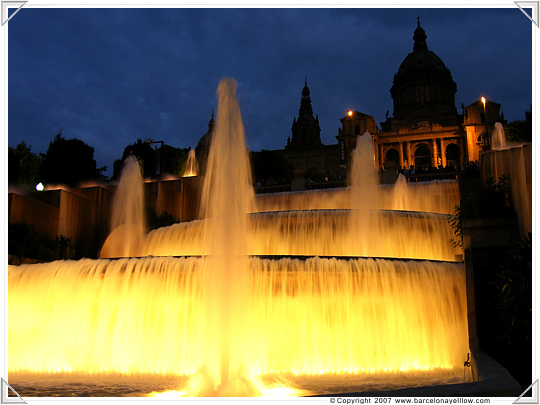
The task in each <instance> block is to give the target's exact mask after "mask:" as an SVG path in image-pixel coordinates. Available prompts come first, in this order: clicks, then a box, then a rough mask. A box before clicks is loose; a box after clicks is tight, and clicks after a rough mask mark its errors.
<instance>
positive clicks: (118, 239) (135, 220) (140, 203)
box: [100, 156, 146, 258]
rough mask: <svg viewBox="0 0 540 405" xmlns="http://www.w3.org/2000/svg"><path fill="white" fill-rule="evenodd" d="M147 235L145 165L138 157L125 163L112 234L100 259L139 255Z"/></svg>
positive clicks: (117, 188) (118, 191) (116, 202)
mask: <svg viewBox="0 0 540 405" xmlns="http://www.w3.org/2000/svg"><path fill="white" fill-rule="evenodd" d="M145 233H146V218H145V214H144V182H143V178H142V171H141V165H140V163H139V161H138V160H137V158H136V157H135V156H128V157H127V158H126V159H125V160H124V164H123V166H122V171H121V173H120V178H119V180H118V185H117V187H116V191H115V193H114V199H113V203H112V211H111V233H110V234H109V237H108V238H107V240H106V241H105V243H104V244H103V247H102V248H101V252H100V257H101V258H109V257H133V256H139V255H140V252H139V248H140V243H141V241H142V240H143V237H144V235H145Z"/></svg>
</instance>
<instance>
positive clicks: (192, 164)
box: [182, 149, 199, 177]
mask: <svg viewBox="0 0 540 405" xmlns="http://www.w3.org/2000/svg"><path fill="white" fill-rule="evenodd" d="M198 173H199V164H198V163H197V158H196V157H195V149H190V150H189V152H188V157H187V160H186V164H185V167H184V173H183V174H182V177H193V176H197V174H198Z"/></svg>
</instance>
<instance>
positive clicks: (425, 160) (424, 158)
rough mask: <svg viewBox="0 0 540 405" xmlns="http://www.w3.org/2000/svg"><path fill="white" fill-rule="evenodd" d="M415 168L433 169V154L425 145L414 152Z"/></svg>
mask: <svg viewBox="0 0 540 405" xmlns="http://www.w3.org/2000/svg"><path fill="white" fill-rule="evenodd" d="M414 166H415V167H416V168H420V167H422V168H428V167H431V152H430V150H429V148H428V147H427V146H426V145H425V144H421V145H419V146H418V147H417V148H416V150H415V151H414Z"/></svg>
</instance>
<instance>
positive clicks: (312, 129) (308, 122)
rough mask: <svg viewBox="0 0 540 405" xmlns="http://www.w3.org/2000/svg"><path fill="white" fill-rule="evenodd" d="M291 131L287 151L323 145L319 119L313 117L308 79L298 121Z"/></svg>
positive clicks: (303, 91)
mask: <svg viewBox="0 0 540 405" xmlns="http://www.w3.org/2000/svg"><path fill="white" fill-rule="evenodd" d="M291 131H292V133H291V138H289V139H288V140H287V146H286V148H287V149H288V148H298V147H304V146H319V145H322V142H321V127H320V126H319V117H318V116H317V117H314V116H313V108H312V107H311V97H310V92H309V87H308V85H307V78H306V79H305V82H304V88H303V89H302V98H301V100H300V110H299V111H298V119H296V117H295V118H294V120H293V123H292V127H291Z"/></svg>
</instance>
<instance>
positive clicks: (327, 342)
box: [8, 79, 471, 396]
mask: <svg viewBox="0 0 540 405" xmlns="http://www.w3.org/2000/svg"><path fill="white" fill-rule="evenodd" d="M235 88H236V83H235V82H234V81H233V80H230V79H226V80H223V81H222V82H221V83H220V85H219V88H218V98H219V106H218V116H217V123H216V130H215V133H214V135H213V139H212V143H211V147H210V152H209V157H208V166H207V167H208V169H207V172H206V177H205V179H204V185H203V189H202V207H201V211H202V212H203V218H204V219H202V220H197V221H192V222H189V223H180V224H176V225H173V226H170V227H166V228H161V229H157V230H154V231H152V232H150V233H149V234H148V235H146V237H145V238H144V240H143V241H142V242H141V243H140V244H139V245H138V246H139V247H138V249H139V250H138V256H148V257H138V258H129V257H127V258H121V259H117V260H108V259H100V260H89V259H84V260H80V261H76V262H75V261H66V262H60V261H59V262H53V263H46V264H37V265H22V266H18V267H14V266H10V267H9V331H8V339H9V346H8V350H9V352H8V354H9V364H8V367H9V382H10V385H12V386H13V387H14V388H15V389H16V390H18V392H19V393H21V392H22V394H21V395H23V396H24V395H27V396H31V393H32V392H35V391H30V394H29V393H28V391H27V392H25V391H24V390H25V388H28V387H36V386H39V385H40V384H41V385H42V386H44V387H45V388H43V389H42V390H41V391H38V392H46V393H50V395H62V394H63V392H60V393H56V394H55V392H56V391H54V390H51V389H48V388H47V387H50V386H54V387H58V386H60V387H64V388H63V389H65V390H68V391H69V390H73V389H74V388H72V387H73V386H77V387H79V386H80V385H81V384H83V385H84V386H85V387H86V386H87V385H86V384H90V382H93V381H97V382H99V384H101V387H104V388H102V391H99V392H98V394H99V395H106V394H109V395H110V393H111V392H115V390H114V389H113V388H111V387H113V386H114V387H117V386H121V387H123V391H122V393H121V394H116V395H126V393H125V392H126V390H127V392H131V393H132V394H131V395H144V394H148V393H150V392H151V391H155V392H163V391H166V390H172V391H174V392H173V394H174V395H201V396H214V395H233V396H245V395H249V396H253V395H261V394H267V393H272V392H284V391H280V390H283V389H284V386H285V387H288V388H289V389H292V388H295V389H301V390H298V391H296V394H297V395H298V394H304V395H310V394H321V393H339V392H345V391H369V390H381V389H389V388H397V387H406V386H421V385H433V384H451V383H458V382H464V381H467V382H468V381H470V380H471V375H470V372H469V371H468V370H469V369H465V370H464V368H463V362H464V361H465V360H466V359H467V353H468V352H469V348H468V331H467V309H466V286H465V271H464V268H463V264H462V263H460V262H456V259H455V257H456V254H458V253H460V252H458V251H456V250H455V248H454V247H453V245H452V244H451V243H450V242H449V240H450V238H451V236H452V234H451V230H450V227H449V225H448V223H447V221H446V215H445V213H443V212H438V211H435V212H422V209H417V210H416V211H417V212H411V211H412V209H411V207H407V209H406V210H404V211H396V210H395V208H393V207H391V206H390V205H393V202H392V201H393V200H394V199H395V198H394V194H395V193H397V192H399V189H398V188H396V189H394V188H391V189H388V188H385V187H382V186H378V185H377V183H376V181H375V171H374V170H373V154H372V145H371V135H369V134H368V133H366V134H364V135H362V136H361V137H359V139H358V147H357V150H356V151H355V154H354V160H355V164H354V165H355V168H356V169H355V168H353V171H352V173H351V178H352V180H351V185H350V187H348V188H346V189H343V190H338V191H336V194H335V195H331V194H325V196H324V197H321V198H322V199H327V201H326V202H324V203H322V204H321V205H322V206H317V202H315V203H314V204H315V205H316V207H315V208H310V207H303V208H283V209H281V210H280V209H279V204H280V203H281V202H283V204H293V205H295V204H296V205H297V206H298V205H302V204H304V203H307V202H308V201H307V200H316V197H314V195H313V194H309V193H308V194H309V195H310V197H309V198H308V199H307V200H304V199H303V197H301V196H300V197H298V198H297V197H296V196H293V197H291V196H290V195H289V196H288V197H286V198H285V199H284V200H283V201H282V200H280V198H279V197H278V196H274V197H272V201H270V200H268V199H264V198H263V199H261V198H255V196H254V194H253V188H252V186H251V178H250V173H251V171H250V168H249V163H248V162H249V160H248V156H247V149H246V147H245V144H244V132H243V127H242V121H241V116H240V110H239V108H238V104H237V101H236V98H235ZM436 184H437V185H438V186H436V187H435V189H434V195H435V194H437V195H438V194H440V193H437V191H440V190H441V187H442V188H443V189H445V190H446V189H449V190H450V189H451V190H454V185H453V184H452V185H449V183H436ZM407 187H408V189H407V193H409V196H410V195H412V194H414V190H413V187H410V186H408V185H407ZM409 187H410V188H409ZM426 187H427V186H426ZM425 190H426V189H424V190H423V200H429V199H430V198H428V195H427V193H426V192H425ZM306 195H307V194H306ZM448 195H453V191H449V193H448ZM368 196H369V198H367V197H368ZM289 197H291V198H289ZM293 200H294V201H293ZM331 200H334V201H338V200H341V202H340V204H342V206H338V207H337V208H339V209H335V207H334V208H332V207H328V206H324V205H325V204H328V201H331ZM291 201H293V202H291ZM415 201H416V200H415V198H410V199H409V204H412V205H414V204H416V202H415ZM418 204H419V205H418V206H420V205H421V204H420V203H419V202H418ZM422 204H423V203H422ZM267 205H272V206H273V207H274V208H275V209H272V210H264V208H262V207H263V206H267ZM436 205H437V204H436ZM437 206H438V207H439V209H440V210H442V211H444V208H442V205H440V204H439V205H437ZM284 210H286V211H284ZM267 211H268V212H267ZM426 211H428V210H426ZM150 256H152V257H150ZM465 371H467V372H466V373H465ZM49 381H53V383H50V382H49ZM32 389H34V388H32ZM57 390H58V388H57ZM276 390H277V391H276ZM51 391H53V392H52V393H51ZM287 392H289V393H290V392H292V391H287ZM104 393H105V394H104Z"/></svg>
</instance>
